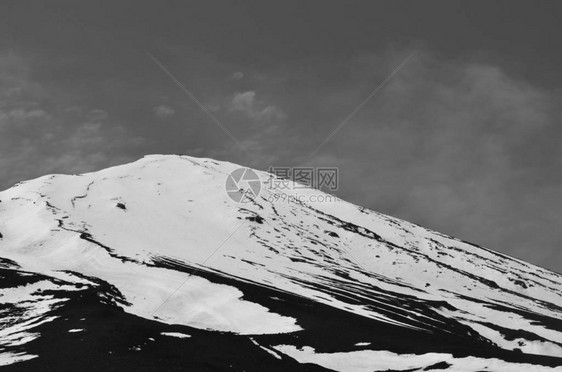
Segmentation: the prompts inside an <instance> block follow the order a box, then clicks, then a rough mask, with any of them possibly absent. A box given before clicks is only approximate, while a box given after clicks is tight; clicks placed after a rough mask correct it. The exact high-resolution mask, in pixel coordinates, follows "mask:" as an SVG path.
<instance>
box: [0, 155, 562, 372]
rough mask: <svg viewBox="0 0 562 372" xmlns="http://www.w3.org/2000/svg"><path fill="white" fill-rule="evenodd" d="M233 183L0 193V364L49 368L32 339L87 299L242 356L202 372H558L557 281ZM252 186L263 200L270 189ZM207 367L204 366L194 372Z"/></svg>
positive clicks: (139, 182)
mask: <svg viewBox="0 0 562 372" xmlns="http://www.w3.org/2000/svg"><path fill="white" fill-rule="evenodd" d="M238 168H239V166H238V165H235V164H231V163H224V162H215V161H213V160H210V159H196V158H191V157H187V156H160V155H154V156H147V157H145V158H143V159H141V160H139V161H137V162H134V163H131V164H126V165H123V166H119V167H114V168H109V169H106V170H103V171H100V172H96V173H90V174H83V175H75V176H65V175H52V176H45V177H41V178H38V179H36V180H32V181H28V182H25V183H21V184H19V185H16V186H15V187H13V188H11V189H9V190H6V191H4V192H2V193H0V200H1V202H0V234H1V235H0V257H2V261H1V263H2V276H3V278H5V279H4V280H3V282H4V283H6V284H5V285H4V286H3V289H2V292H1V293H2V294H3V296H2V297H0V304H1V306H2V311H4V312H5V313H6V314H8V315H10V316H4V317H3V320H2V330H1V331H0V336H1V337H2V338H1V341H0V348H2V349H3V352H2V351H0V353H3V354H2V355H4V356H3V357H0V363H2V361H5V364H7V365H11V366H12V368H25V366H26V365H29V366H31V364H29V363H36V362H37V361H41V360H48V359H49V355H50V353H51V350H50V346H49V345H52V342H51V343H49V344H45V342H44V340H45V339H47V338H48V336H46V335H47V334H48V333H49V332H51V333H52V332H53V329H59V328H60V327H50V329H49V330H47V328H48V326H49V324H50V323H51V324H52V323H54V322H57V321H60V319H61V317H62V315H61V314H62V313H64V312H65V311H67V312H69V311H70V312H72V313H73V314H78V313H79V312H82V311H84V309H83V308H81V307H80V306H78V305H73V304H76V303H80V301H79V299H81V298H83V297H84V296H92V295H91V293H95V296H94V297H95V298H98V299H99V301H98V302H97V305H96V306H101V307H104V308H108V309H111V312H112V311H115V312H116V313H115V314H119V315H118V317H119V318H120V319H121V318H126V319H127V320H126V321H125V320H124V321H123V322H124V324H131V326H132V325H133V324H139V323H142V324H144V323H145V322H146V324H151V326H150V327H148V328H150V329H152V332H156V330H158V331H159V332H160V333H158V334H159V335H161V333H162V332H166V329H168V328H169V327H175V328H174V329H183V330H184V333H185V334H189V335H190V336H192V337H185V338H183V339H179V341H178V342H180V343H182V344H185V345H193V343H195V342H197V343H199V344H205V342H206V340H211V339H213V340H216V341H213V342H217V343H219V344H225V345H228V344H230V342H229V341H224V340H226V339H227V338H229V337H230V338H232V337H236V338H237V339H240V340H241V341H236V343H238V344H239V347H240V349H239V350H237V352H233V351H232V350H231V351H230V352H226V351H225V353H224V354H223V355H231V357H230V358H228V357H226V358H225V362H224V363H222V364H221V363H219V364H218V365H216V366H214V367H209V368H210V369H208V370H220V369H228V368H229V365H230V364H232V363H230V362H229V361H234V360H238V359H240V358H241V359H240V360H239V363H238V362H237V363H238V364H237V363H234V364H236V366H235V367H232V368H234V369H235V370H244V369H245V370H263V368H262V369H259V368H258V367H257V366H258V365H259V362H258V364H255V362H252V358H253V357H252V356H253V355H254V356H255V355H261V354H263V358H265V359H264V360H263V363H265V364H264V365H271V366H273V365H277V367H275V368H278V370H287V369H289V368H291V369H295V368H303V370H314V369H311V368H321V367H314V365H317V366H324V367H325V368H329V369H335V370H341V371H350V370H357V371H362V370H368V371H372V370H387V369H389V368H390V369H396V370H400V369H402V370H404V369H407V368H408V369H414V370H415V368H420V369H421V368H426V367H431V366H432V365H433V366H437V367H435V368H438V367H439V368H450V369H451V370H463V369H461V368H464V367H463V366H469V367H467V368H469V369H467V370H477V369H479V368H480V369H482V368H484V367H486V366H489V365H493V366H494V368H493V370H506V371H511V370H514V368H521V369H529V368H530V367H529V366H525V365H523V363H529V364H533V365H534V367H533V368H536V369H537V370H539V369H542V368H544V369H548V367H546V366H560V365H562V320H561V319H562V318H561V314H562V277H561V276H560V275H559V274H557V273H553V272H550V271H548V270H545V269H542V268H539V267H536V266H533V265H531V264H528V263H525V262H522V261H520V260H516V259H513V258H511V257H508V256H505V255H502V254H499V253H496V252H493V251H491V250H488V249H485V248H481V247H478V246H476V245H473V244H470V243H467V242H462V241H459V240H457V239H454V238H451V237H448V236H445V235H442V234H439V233H437V232H434V231H430V230H427V229H424V228H422V227H420V226H417V225H414V224H411V223H407V222H405V221H402V220H399V219H395V218H392V217H389V216H385V215H382V214H379V213H376V212H373V211H370V210H366V209H364V208H360V207H357V206H355V205H352V204H349V203H346V202H344V201H340V200H337V201H334V200H329V198H327V197H323V198H319V197H318V196H319V195H323V194H321V193H320V192H319V191H317V190H311V189H303V188H298V189H297V188H292V187H291V188H288V189H284V190H282V191H283V195H282V197H279V195H278V194H276V191H274V190H270V189H268V188H267V187H262V190H261V192H260V194H259V196H257V197H256V198H254V199H252V200H251V201H250V202H248V203H237V202H235V201H234V200H232V199H231V198H230V197H229V195H227V193H226V192H225V181H226V179H227V177H228V175H229V174H230V173H231V172H233V171H234V170H236V169H238ZM257 173H258V174H259V176H260V178H261V180H262V181H263V182H264V186H265V184H266V183H267V180H268V179H269V178H270V177H273V176H271V175H269V174H267V173H263V172H257ZM327 199H328V201H326V200H327ZM75 306H78V307H77V309H78V308H79V309H81V310H74V311H71V310H70V309H73V308H75ZM121 308H122V309H123V310H124V312H123V311H120V309H121ZM65 309H66V310H65ZM77 312H78V313H77ZM116 316H117V315H116ZM94 318H95V319H96V320H95V321H94V320H92V322H93V323H92V324H91V325H90V327H94V328H95V327H97V326H96V324H98V323H99V322H100V318H99V316H96V317H94ZM101 323H103V322H101ZM178 327H179V328H178ZM80 329H82V328H80ZM81 332H84V334H87V335H90V334H91V332H90V331H89V330H88V328H87V327H85V328H84V331H79V332H78V331H77V332H70V333H68V332H66V336H68V337H70V336H69V335H72V334H73V333H81ZM180 333H181V332H180ZM194 333H197V335H193V334H194ZM4 335H5V336H4ZM8 335H10V337H7V336H8ZM91 337H92V340H95V339H96V337H101V336H99V335H98V336H91ZM129 337H133V336H131V335H124V336H123V337H122V339H120V340H119V342H116V344H115V345H116V346H115V348H117V349H118V348H119V347H118V346H117V345H121V346H123V345H124V344H127V343H128V342H129V343H131V345H130V347H131V348H135V347H138V348H139V350H138V352H137V354H136V355H138V356H137V357H136V359H138V360H142V359H143V356H142V355H144V354H145V352H146V353H149V351H147V350H148V349H150V346H146V345H150V342H148V341H146V340H148V339H149V338H152V339H154V340H156V338H155V336H152V337H149V336H148V333H147V334H143V335H142V336H140V335H135V336H134V337H133V338H135V337H141V338H142V337H144V341H143V342H145V343H146V345H144V344H143V345H144V346H139V345H137V344H135V345H133V343H135V342H136V341H134V342H133V341H131V340H128V338H129ZM158 337H159V338H161V336H158ZM86 339H89V338H87V337H86ZM219 339H220V340H222V341H218V340H219ZM42 340H43V341H42ZM135 340H136V339H135ZM242 340H244V341H242ZM60 342H61V345H62V344H65V345H66V344H67V343H68V344H69V345H72V344H73V343H72V342H69V341H68V340H67V339H66V337H63V338H62V339H61V341H60ZM91 342H94V341H91ZM154 342H155V343H156V344H158V342H157V341H154ZM242 345H246V346H244V347H242ZM75 347H77V348H78V349H80V350H82V349H81V348H79V347H78V346H75ZM91 349H92V348H91V347H86V350H90V351H89V353H90V354H88V355H94V354H95V355H97V354H96V353H97V352H98V351H99V350H98V351H95V352H94V351H91ZM121 349H123V348H121ZM32 350H36V351H35V352H34V353H33V352H32ZM96 350H97V349H96ZM127 350H128V349H127ZM143 350H144V351H143ZM192 350H197V349H192ZM110 351H111V352H112V354H109V352H110ZM92 353H93V354H92ZM114 353H118V352H117V350H106V353H105V354H104V355H105V357H107V355H115V354H114ZM127 353H128V351H127V352H125V354H127ZM260 353H261V354H260ZM428 353H432V354H428ZM436 353H438V354H436ZM133 354H134V353H133ZM195 354H196V353H192V354H191V356H189V355H187V356H186V355H183V354H182V357H181V363H180V362H178V364H175V365H173V366H170V368H181V365H185V363H188V361H193V360H195V359H197V358H198V357H199V356H197V355H195ZM411 354H417V356H416V355H411ZM35 355H39V358H34V359H33V358H32V357H33V356H35ZM119 355H121V354H119ZM234 355H237V357H234ZM241 355H245V356H244V357H242V356H241ZM121 357H122V358H125V360H129V359H128V357H124V356H121ZM29 358H32V359H29ZM99 358H100V356H99V355H98V356H97V357H96V358H92V360H94V359H95V360H100V359H99ZM492 358H493V359H492ZM133 359H134V358H133ZM18 360H21V361H20V362H19V363H15V364H14V362H16V361H18ZM172 360H173V358H172ZM211 360H216V356H215V357H211V356H210V355H209V356H208V357H206V358H202V360H201V364H200V365H198V368H199V370H205V369H204V368H203V367H202V365H205V363H207V362H210V361H211ZM297 362H301V363H303V364H299V363H297ZM128 363H131V362H130V361H129V362H128ZM306 363H310V364H306ZM353 363H355V364H353ZM361 363H363V364H361ZM440 363H441V364H440ZM479 363H480V364H479ZM140 365H143V363H140ZM145 366H146V365H145ZM252 366H254V367H252ZM289 366H290V367H289ZM296 366H299V367H296ZM252 368H255V369H252ZM471 368H473V369H471ZM271 370H273V369H271Z"/></svg>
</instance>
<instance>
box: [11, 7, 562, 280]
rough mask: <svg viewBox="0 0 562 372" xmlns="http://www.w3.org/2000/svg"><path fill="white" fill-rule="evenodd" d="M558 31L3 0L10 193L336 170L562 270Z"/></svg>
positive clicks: (407, 17) (528, 13) (317, 11)
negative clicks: (183, 165) (127, 177)
mask: <svg viewBox="0 0 562 372" xmlns="http://www.w3.org/2000/svg"><path fill="white" fill-rule="evenodd" d="M560 19H562V3H561V2H555V1H526V2H520V1H501V2H500V1H497V2H493V1H465V2H457V1H451V0H447V1H338V2H334V1H325V0H322V1H285V0H284V1H276V2H272V1H264V0H260V1H209V0H205V1H150V2H148V1H138V0H135V1H120V0H111V1H88V2H86V1H66V2H63V1H48V2H47V1H21V0H18V1H16V0H14V1H2V2H1V3H0V189H5V188H8V187H10V186H11V185H13V184H14V183H16V182H18V181H20V180H24V179H29V178H34V177H37V176H40V175H43V174H47V173H80V172H86V171H93V170H98V169H101V168H104V167H107V166H110V165H116V164H121V163H124V162H128V161H133V160H136V159H137V158H139V157H141V156H143V155H145V154H152V153H182V154H188V155H193V156H204V157H212V158H216V159H219V160H229V161H232V162H237V163H240V164H243V165H248V166H252V167H255V168H259V169H264V170H266V169H267V168H268V167H269V166H298V165H304V164H307V165H314V166H338V167H340V190H339V191H338V193H337V194H338V196H340V197H342V198H344V199H347V200H349V201H352V202H354V203H357V204H360V205H364V206H367V207H369V208H371V209H374V210H377V211H379V212H383V213H387V214H390V215H393V216H396V217H400V218H403V219H406V220H409V221H412V222H416V223H418V224H421V225H423V226H426V227H429V228H433V229H435V230H438V231H441V232H444V233H447V234H450V235H453V236H456V237H459V238H462V239H466V240H470V241H473V242H475V243H478V244H481V245H484V246H487V247H489V248H492V249H495V250H498V251H501V252H505V253H507V254H510V255H513V256H515V257H519V258H522V259H524V260H527V261H530V262H533V263H536V264H539V265H541V266H544V267H547V268H550V269H553V270H555V271H558V272H562V254H560V251H561V247H562V228H561V221H562V187H561V186H562V169H561V168H562V146H561V141H562V127H561V123H560V119H559V118H560V117H561V113H562V112H561V111H562V90H561V87H562V47H561V42H562V37H561V36H560V35H562V22H560ZM412 53H414V54H413V55H412ZM151 54H152V55H153V56H154V57H155V58H156V59H157V60H158V61H160V63H162V64H163V65H164V66H165V67H166V68H167V69H168V70H169V71H170V72H171V73H172V74H174V75H175V77H176V78H177V79H178V80H179V81H180V82H181V83H182V84H183V85H184V86H185V88H186V89H188V90H189V91H190V92H191V93H192V94H193V95H194V96H195V97H197V99H198V100H199V101H200V103H201V105H203V106H204V107H205V108H206V110H208V111H209V112H210V113H211V114H212V115H214V116H215V117H216V118H217V120H218V121H220V123H222V124H223V125H224V126H225V127H226V128H228V130H229V131H230V132H231V133H232V135H233V136H234V137H235V138H237V139H238V140H239V141H240V142H241V144H242V146H239V145H238V144H237V143H236V142H235V141H233V140H232V139H231V138H230V137H229V136H228V135H226V134H225V132H224V131H222V130H221V128H220V127H219V126H218V125H217V124H216V123H215V122H213V120H211V119H210V118H209V116H208V115H206V114H205V113H204V112H203V111H202V110H201V108H200V107H198V105H197V104H196V103H195V102H194V101H193V100H192V99H191V98H190V97H189V96H188V95H187V94H186V93H185V92H183V91H182V90H181V89H180V88H179V87H178V86H177V85H176V84H175V83H174V82H173V81H172V79H171V78H170V77H169V76H167V75H166V74H165V73H164V72H163V71H162V69H161V68H160V67H159V66H158V65H157V63H156V62H155V61H154V60H153V59H152V58H151V57H150V55H151ZM408 56H411V58H410V59H409V60H408V62H407V63H406V64H405V65H404V66H403V68H402V69H401V70H400V71H398V73H397V74H396V75H395V76H394V77H393V78H392V79H391V80H390V81H389V82H388V84H387V85H386V86H385V87H384V88H383V89H381V90H380V91H379V92H378V93H377V94H376V95H374V96H373V97H372V99H370V100H369V101H368V102H367V103H366V104H365V105H364V106H363V107H362V108H361V109H360V110H359V111H357V112H356V114H355V115H354V116H353V117H352V118H351V119H350V120H349V121H348V122H347V123H346V125H345V126H343V127H342V129H341V131H339V132H338V133H337V134H335V135H334V136H333V137H332V138H331V139H330V140H329V141H328V142H327V143H326V144H325V145H324V146H323V147H322V148H321V149H320V150H319V151H318V152H317V153H316V154H314V155H313V156H310V154H311V153H312V152H313V150H314V149H315V148H316V147H317V146H318V145H319V144H321V143H322V142H323V140H324V139H325V138H326V136H327V135H328V134H329V133H330V132H331V131H332V130H334V129H335V128H336V127H338V125H339V124H340V123H342V121H344V120H345V119H346V117H348V115H350V113H352V112H353V111H354V110H356V109H357V108H358V106H359V105H360V103H361V102H362V101H364V99H365V98H366V97H368V96H369V94H370V93H371V92H373V90H374V89H375V88H376V87H377V86H378V85H379V84H380V83H381V82H382V81H383V80H384V79H385V78H386V77H387V76H388V74H390V73H391V71H393V69H395V68H396V66H398V65H399V64H400V63H401V62H403V61H404V60H405V59H406V58H407V57H408ZM242 148H243V149H242Z"/></svg>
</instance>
